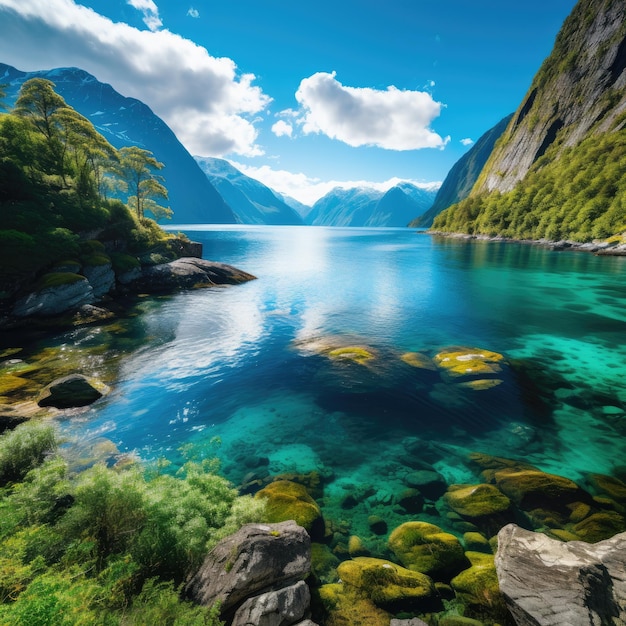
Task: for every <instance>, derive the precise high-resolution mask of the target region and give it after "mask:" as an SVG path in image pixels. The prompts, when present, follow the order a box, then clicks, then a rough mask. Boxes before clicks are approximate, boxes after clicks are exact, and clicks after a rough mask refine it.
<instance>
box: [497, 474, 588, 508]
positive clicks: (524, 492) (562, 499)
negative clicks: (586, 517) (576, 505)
mask: <svg viewBox="0 0 626 626" xmlns="http://www.w3.org/2000/svg"><path fill="white" fill-rule="evenodd" d="M494 477H495V481H496V485H497V487H498V489H500V491H502V492H503V493H504V494H506V495H507V496H508V497H509V498H510V499H511V500H512V501H513V502H515V504H516V505H517V506H519V507H520V508H521V509H523V510H525V511H529V510H532V509H545V510H548V511H550V510H554V509H555V508H558V507H565V506H566V505H567V504H570V503H572V502H586V501H590V500H591V497H590V496H589V494H587V493H586V492H585V491H584V490H583V489H581V488H580V487H579V486H578V485H577V484H576V483H575V482H574V481H573V480H569V478H564V477H563V476H557V475H555V474H548V473H546V472H541V471H538V470H521V471H510V470H501V471H499V472H496V473H495V475H494Z"/></svg>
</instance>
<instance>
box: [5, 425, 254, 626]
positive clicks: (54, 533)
mask: <svg viewBox="0 0 626 626" xmlns="http://www.w3.org/2000/svg"><path fill="white" fill-rule="evenodd" d="M56 445H57V442H56V437H55V436H54V431H53V430H52V428H50V427H46V426H41V425H37V424H25V425H22V426H20V427H18V428H17V429H16V430H15V431H13V432H9V433H5V434H3V435H0V468H1V469H2V471H3V474H2V475H3V476H5V480H4V484H5V485H6V486H5V488H4V489H1V490H0V625H5V624H6V625H9V624H11V625H14V624H23V625H28V626H32V625H37V624H42V625H43V624H45V625H51V624H58V625H68V626H70V625H72V626H74V625H75V624H85V625H87V624H89V625H91V624H103V625H104V624H106V625H109V624H110V625H113V624H115V625H120V626H121V625H125V626H129V625H131V624H136V625H147V624H150V625H152V624H170V625H172V626H190V625H196V624H197V625H204V626H221V625H222V622H220V620H219V607H218V606H214V607H209V608H207V607H199V606H196V605H193V604H191V603H189V602H186V601H183V600H182V599H181V597H180V596H181V589H180V587H179V585H182V584H183V582H184V581H185V580H186V578H187V577H188V576H189V574H190V573H191V572H193V571H194V570H195V569H196V568H197V567H198V565H199V564H200V563H201V561H202V559H203V558H204V556H205V555H206V553H207V551H208V550H209V548H210V547H211V546H212V545H214V544H215V543H216V542H217V541H218V540H219V539H220V538H222V537H224V536H226V535H227V534H231V533H232V532H235V531H236V530H237V529H238V528H239V527H240V525H241V524H243V523H247V522H253V521H256V522H258V521H262V520H263V519H264V509H263V505H262V503H261V502H258V501H254V500H253V499H251V498H250V497H248V496H247V497H239V496H238V495H237V492H236V490H235V489H233V488H232V487H231V486H230V484H229V483H228V482H227V481H226V480H224V479H223V478H221V477H220V476H218V475H217V474H215V473H214V471H213V470H214V469H215V467H216V466H215V463H214V462H213V461H211V460H199V461H197V462H189V463H187V464H186V465H185V466H184V467H183V468H182V469H181V470H180V471H179V472H178V474H177V475H171V474H165V473H162V472H163V469H164V468H165V465H164V464H161V466H160V467H158V468H157V469H156V471H152V472H149V473H147V472H144V471H143V470H142V468H141V467H140V466H139V465H135V466H131V467H128V468H127V469H124V470H119V471H116V470H113V469H110V468H107V467H105V466H104V465H96V466H94V467H91V468H90V469H88V470H85V471H83V472H82V473H80V474H78V475H77V476H73V475H71V474H70V473H69V472H68V466H67V462H66V461H65V460H64V459H63V458H61V457H60V456H56V455H52V456H47V454H49V453H50V452H51V451H52V450H54V449H55V447H56ZM7 468H8V469H7ZM6 476H11V477H13V478H12V479H11V482H10V483H8V482H7V479H6Z"/></svg>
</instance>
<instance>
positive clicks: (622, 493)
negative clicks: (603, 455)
mask: <svg viewBox="0 0 626 626" xmlns="http://www.w3.org/2000/svg"><path fill="white" fill-rule="evenodd" d="M587 481H588V482H589V484H590V485H591V486H592V487H593V488H594V489H595V490H596V491H597V492H599V493H601V494H604V495H606V496H608V497H609V498H611V499H612V500H615V501H616V502H620V503H626V483H624V482H622V481H621V480H619V479H618V478H615V477H613V476H607V475H606V474H589V476H587Z"/></svg>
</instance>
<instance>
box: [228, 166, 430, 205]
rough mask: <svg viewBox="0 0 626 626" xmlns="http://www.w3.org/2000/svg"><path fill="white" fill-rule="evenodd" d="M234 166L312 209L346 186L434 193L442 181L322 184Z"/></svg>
mask: <svg viewBox="0 0 626 626" xmlns="http://www.w3.org/2000/svg"><path fill="white" fill-rule="evenodd" d="M231 163H232V165H234V166H235V167H236V168H237V169H238V170H240V171H241V172H243V173H244V174H245V175H246V176H250V178H255V179H256V180H259V181H261V182H262V183H263V184H264V185H267V186H268V187H270V188H271V189H273V190H274V191H278V192H279V193H282V194H285V195H287V196H291V197H292V198H295V199H296V200H298V201H299V202H302V203H303V204H307V205H309V206H312V205H313V204H314V203H315V202H316V201H317V200H319V199H320V198H321V197H322V196H325V195H326V194H327V193H328V192H329V191H331V190H332V189H334V188H335V187H343V188H345V189H350V188H352V187H370V188H372V189H377V190H379V191H383V192H384V191H387V190H388V189H391V188H392V187H395V186H396V185H397V184H398V183H401V182H409V183H412V184H414V185H415V186H416V187H422V188H424V189H430V190H436V189H439V187H441V181H435V182H427V183H425V182H418V181H415V180H407V179H400V178H390V179H389V180H386V181H383V182H372V181H367V180H351V181H346V180H343V181H340V180H327V181H322V180H320V179H319V178H311V177H309V176H307V175H306V174H303V173H301V172H300V173H298V174H295V173H293V172H288V171H286V170H275V169H272V168H271V167H269V166H268V165H263V166H262V167H252V166H249V165H243V164H242V163H237V162H235V161H231Z"/></svg>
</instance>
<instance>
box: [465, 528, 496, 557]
mask: <svg viewBox="0 0 626 626" xmlns="http://www.w3.org/2000/svg"><path fill="white" fill-rule="evenodd" d="M463 543H464V544H465V550H466V551H468V552H484V553H485V554H491V553H492V549H491V544H490V543H489V540H488V539H487V537H485V536H484V535H482V534H481V533H477V532H468V533H464V534H463Z"/></svg>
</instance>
